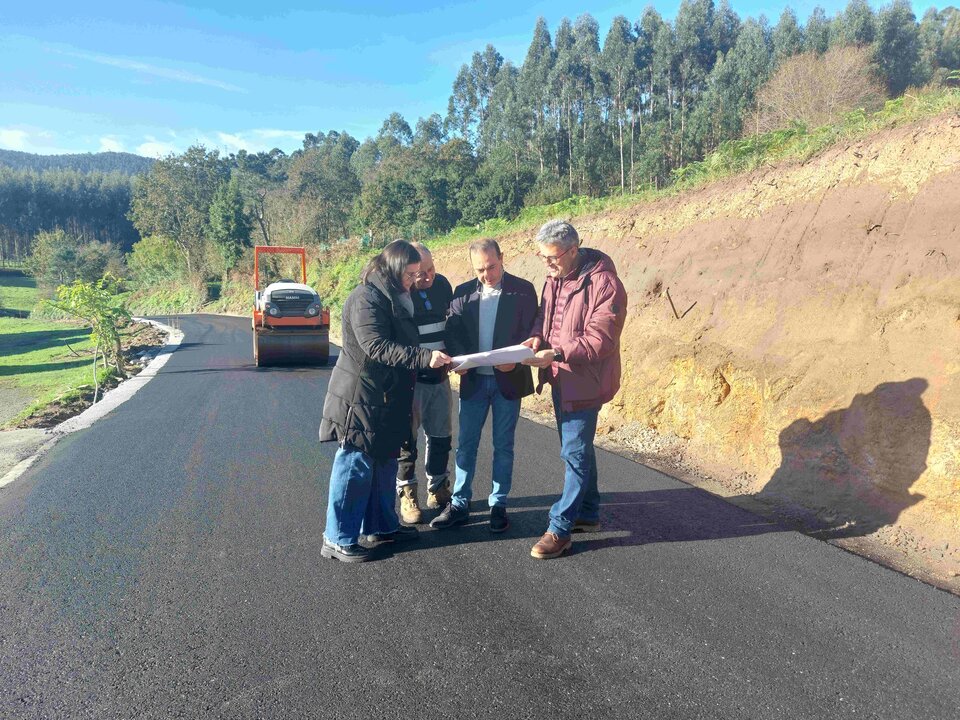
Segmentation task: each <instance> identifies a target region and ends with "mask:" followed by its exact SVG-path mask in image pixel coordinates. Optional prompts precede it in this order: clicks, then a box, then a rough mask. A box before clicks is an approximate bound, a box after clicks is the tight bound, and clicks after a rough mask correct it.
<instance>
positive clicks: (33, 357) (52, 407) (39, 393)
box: [0, 268, 163, 428]
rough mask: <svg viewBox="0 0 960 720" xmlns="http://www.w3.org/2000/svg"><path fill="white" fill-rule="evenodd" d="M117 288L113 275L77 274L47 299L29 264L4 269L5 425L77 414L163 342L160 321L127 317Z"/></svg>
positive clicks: (45, 422) (1, 364) (1, 372)
mask: <svg viewBox="0 0 960 720" xmlns="http://www.w3.org/2000/svg"><path fill="white" fill-rule="evenodd" d="M115 290H116V288H115V286H114V285H113V284H112V282H111V281H110V280H109V279H101V280H99V281H97V282H95V283H87V282H84V281H82V280H76V281H74V282H73V283H71V284H70V285H62V286H60V289H59V291H58V298H57V301H56V302H55V303H47V302H44V301H43V300H42V299H41V297H40V293H39V291H38V289H37V287H36V281H35V280H34V279H33V278H32V277H30V276H29V275H27V274H26V273H25V272H24V271H23V270H20V269H12V268H3V269H0V348H2V351H0V406H2V408H3V409H2V412H0V428H13V427H26V426H40V427H47V426H49V425H53V424H55V423H56V422H58V421H60V420H63V419H65V418H67V417H70V416H71V415H74V414H76V413H77V412H79V411H81V410H83V409H84V408H85V407H87V406H89V405H90V404H92V403H94V402H96V401H97V400H98V399H99V398H100V397H102V395H103V393H104V392H105V391H106V390H107V389H109V388H111V387H114V386H115V385H116V384H117V383H118V382H119V381H120V380H122V379H123V378H124V377H126V376H127V375H128V374H129V373H130V372H131V371H132V370H133V369H135V367H136V365H135V363H136V360H137V358H138V356H139V354H140V353H142V352H146V351H147V350H148V349H149V348H152V347H155V346H156V345H158V344H161V343H162V342H163V336H162V334H161V333H159V332H157V331H156V330H155V329H154V328H152V327H150V326H144V325H138V324H131V323H130V322H129V316H128V315H127V313H126V310H125V308H124V306H123V304H122V298H121V296H120V295H118V294H117V293H116V292H115ZM38 310H39V312H37V311H38Z"/></svg>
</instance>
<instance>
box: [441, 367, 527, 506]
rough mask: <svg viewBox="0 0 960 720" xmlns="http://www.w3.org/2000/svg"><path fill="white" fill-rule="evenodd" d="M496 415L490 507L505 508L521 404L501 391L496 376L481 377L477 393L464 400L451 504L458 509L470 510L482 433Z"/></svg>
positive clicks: (511, 477) (461, 401)
mask: <svg viewBox="0 0 960 720" xmlns="http://www.w3.org/2000/svg"><path fill="white" fill-rule="evenodd" d="M491 410H492V411H493V426H492V431H493V472H492V480H493V488H492V491H491V493H490V497H489V498H488V503H489V505H490V507H496V506H501V507H503V506H505V505H506V504H507V495H508V494H509V493H510V486H511V484H512V482H513V439H514V434H515V432H516V429H517V420H518V419H519V417H520V400H519V399H517V400H508V399H507V398H505V397H504V396H503V395H502V394H501V393H500V389H499V387H497V379H496V378H495V377H494V376H493V375H481V374H477V378H476V387H475V390H474V393H473V394H472V395H471V396H470V397H469V398H468V399H464V398H463V397H461V398H460V433H459V437H458V441H457V453H456V463H457V473H456V483H455V485H454V488H453V498H452V499H451V502H452V503H453V505H454V506H455V507H457V508H458V509H468V508H469V505H470V499H471V498H472V497H473V476H474V474H475V473H476V469H477V448H478V447H479V446H480V433H481V431H482V430H483V425H484V423H485V422H486V421H487V413H488V412H489V411H491Z"/></svg>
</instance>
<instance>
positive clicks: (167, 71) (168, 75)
mask: <svg viewBox="0 0 960 720" xmlns="http://www.w3.org/2000/svg"><path fill="white" fill-rule="evenodd" d="M51 50H53V52H58V53H61V54H63V55H68V56H70V57H75V58H79V59H81V60H87V61H88V62H94V63H98V64H100V65H109V66H111V67H116V68H120V69H121V70H132V71H133V72H138V73H142V74H144V75H153V76H154V77H161V78H164V79H166V80H174V81H176V82H183V83H192V84H195V85H206V86H208V87H215V88H218V89H220V90H226V91H228V92H239V93H245V92H246V90H245V89H243V88H242V87H238V86H236V85H233V84H231V83H228V82H223V81H222V80H217V79H215V78H208V77H204V76H203V75H197V74H195V73H192V72H188V71H186V70H177V69H176V68H168V67H162V66H160V65H152V64H150V63H145V62H140V61H139V60H131V59H129V58H123V57H113V56H111V55H99V54H92V53H83V52H77V51H73V50H57V49H54V48H51Z"/></svg>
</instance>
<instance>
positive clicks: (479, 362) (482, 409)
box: [430, 239, 537, 532]
mask: <svg viewBox="0 0 960 720" xmlns="http://www.w3.org/2000/svg"><path fill="white" fill-rule="evenodd" d="M470 263H471V265H472V267H473V270H474V272H475V273H476V276H477V279H476V280H470V281H468V282H465V283H463V284H462V285H460V286H458V287H457V289H456V290H455V291H454V293H453V301H452V302H451V303H450V316H449V317H448V318H447V328H446V330H447V339H446V341H447V353H448V354H450V355H454V356H462V355H467V354H470V355H475V354H478V353H481V354H482V353H488V352H489V351H493V350H498V349H502V348H506V349H508V350H513V352H514V354H516V358H514V357H513V355H511V354H509V353H507V355H506V358H505V359H507V360H514V361H513V362H506V363H502V364H499V365H491V364H490V363H492V362H498V361H499V360H502V359H504V358H503V357H498V356H497V354H496V353H494V354H493V357H492V358H491V357H489V356H487V357H483V356H482V355H480V356H477V357H473V358H467V360H468V362H463V360H464V358H460V361H461V362H460V363H459V365H460V366H462V367H461V368H460V369H459V370H458V372H459V373H461V375H460V378H461V379H460V434H459V437H458V439H457V452H456V465H457V469H456V483H455V485H454V489H453V497H452V498H451V500H450V503H449V504H448V505H447V506H446V507H445V508H444V509H443V512H441V513H440V514H439V515H438V516H437V517H436V518H434V519H433V522H431V523H430V525H431V526H432V527H435V528H448V527H453V526H455V525H462V524H463V523H465V522H467V520H468V519H469V515H470V513H469V506H470V498H471V497H472V487H473V476H474V473H475V471H476V466H477V448H478V447H479V445H480V432H481V430H482V429H483V425H484V423H485V422H486V419H487V413H488V412H489V411H491V410H492V414H493V427H492V431H493V432H492V434H493V473H492V474H493V478H492V481H493V489H492V492H491V493H490V497H489V499H488V503H489V505H490V530H491V531H492V532H503V531H505V530H506V529H507V528H508V527H509V526H510V520H509V518H508V517H507V495H508V494H509V492H510V485H511V483H512V479H513V438H514V433H515V431H516V429H517V419H518V418H519V417H520V400H521V398H523V397H525V396H527V395H530V394H532V393H533V378H532V376H531V372H530V368H529V367H526V366H525V365H521V364H520V363H519V362H517V361H516V360H518V359H521V358H522V356H523V355H522V354H523V353H524V350H523V349H517V348H511V347H510V346H515V345H519V344H520V343H522V342H523V341H524V340H526V339H527V338H528V337H530V334H531V332H530V331H531V328H532V327H533V321H534V319H535V318H536V315H537V293H536V290H534V287H533V285H532V284H531V283H530V282H528V281H527V280H524V279H523V278H519V277H516V276H515V275H511V274H510V273H508V272H504V270H503V254H502V253H501V252H500V246H499V245H498V244H497V242H496V241H495V240H491V239H485V240H477V241H475V242H473V243H472V244H471V245H470ZM530 355H532V352H531V353H530ZM457 368H458V364H457V363H455V364H454V369H457Z"/></svg>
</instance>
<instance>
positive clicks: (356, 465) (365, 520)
mask: <svg viewBox="0 0 960 720" xmlns="http://www.w3.org/2000/svg"><path fill="white" fill-rule="evenodd" d="M396 477H397V461H396V460H395V459H391V460H375V459H374V458H372V457H370V456H369V455H367V454H366V453H365V452H363V451H361V450H358V449H357V448H355V447H353V446H352V445H344V446H342V447H340V448H339V449H338V450H337V454H336V456H335V457H334V458H333V468H332V469H331V470H330V494H329V498H328V500H327V527H326V529H325V530H324V531H323V536H324V537H325V538H326V539H327V540H328V541H329V542H332V543H336V544H337V545H354V544H356V543H357V541H358V540H359V539H360V534H361V533H363V534H364V535H372V534H374V533H389V532H393V531H394V530H396V529H397V528H398V527H400V521H399V520H398V519H397V511H396V509H395V507H394V504H395V503H396V500H397V495H396V490H395V482H396Z"/></svg>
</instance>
